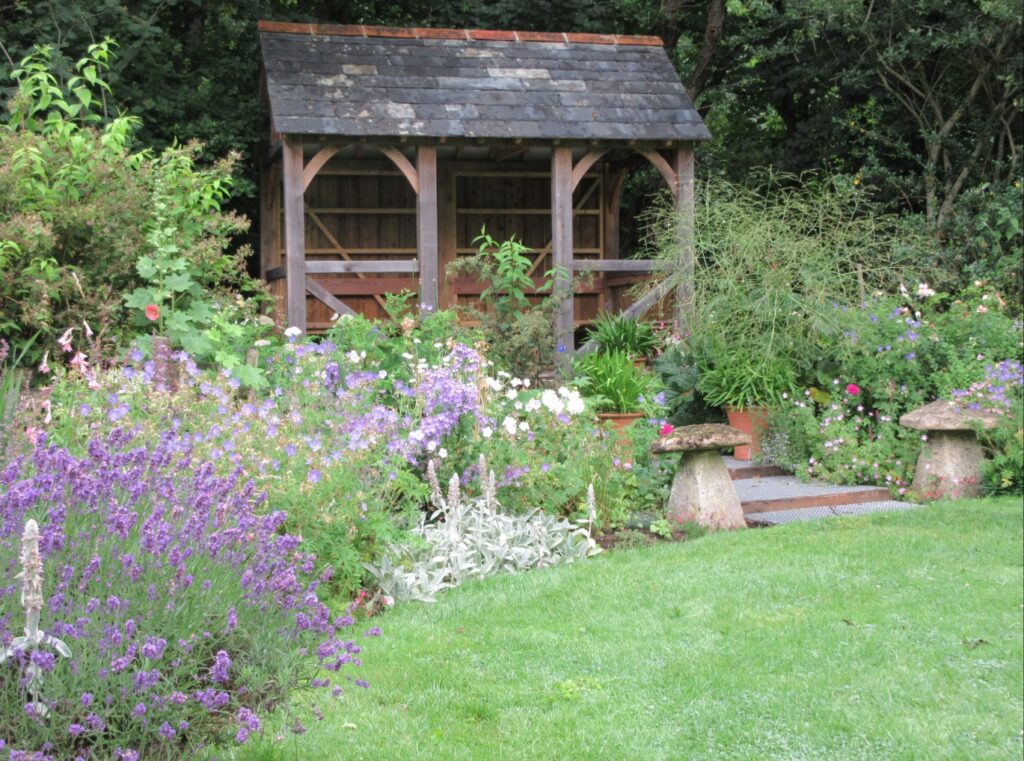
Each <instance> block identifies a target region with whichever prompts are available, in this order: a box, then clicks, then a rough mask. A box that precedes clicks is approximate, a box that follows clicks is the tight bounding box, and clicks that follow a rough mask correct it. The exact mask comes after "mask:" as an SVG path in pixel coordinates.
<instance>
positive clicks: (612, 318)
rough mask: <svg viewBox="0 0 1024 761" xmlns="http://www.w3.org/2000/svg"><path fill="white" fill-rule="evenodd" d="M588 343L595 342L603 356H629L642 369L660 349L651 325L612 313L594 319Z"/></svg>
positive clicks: (599, 315)
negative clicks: (618, 354) (614, 354)
mask: <svg viewBox="0 0 1024 761" xmlns="http://www.w3.org/2000/svg"><path fill="white" fill-rule="evenodd" d="M587 341H593V342H594V343H595V344H596V345H597V350H598V352H599V353H601V354H609V353H611V352H616V351H618V352H623V353H624V354H628V355H629V356H630V357H632V358H633V361H634V363H636V364H638V365H639V366H640V367H641V368H643V367H646V365H647V359H648V357H650V356H651V354H653V353H654V351H655V349H657V347H658V337H657V336H656V335H655V333H654V328H652V327H651V326H650V324H648V323H646V322H640V321H639V320H637V319H636V318H633V317H627V316H625V315H622V314H614V313H612V312H601V313H599V314H598V315H597V316H596V317H595V318H594V322H593V324H592V325H591V327H590V330H589V331H588V333H587Z"/></svg>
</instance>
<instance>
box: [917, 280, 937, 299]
mask: <svg viewBox="0 0 1024 761" xmlns="http://www.w3.org/2000/svg"><path fill="white" fill-rule="evenodd" d="M917 295H918V296H919V297H920V298H922V299H926V298H928V297H929V296H934V295H935V291H933V290H932V289H931V288H929V287H928V283H918V284H917Z"/></svg>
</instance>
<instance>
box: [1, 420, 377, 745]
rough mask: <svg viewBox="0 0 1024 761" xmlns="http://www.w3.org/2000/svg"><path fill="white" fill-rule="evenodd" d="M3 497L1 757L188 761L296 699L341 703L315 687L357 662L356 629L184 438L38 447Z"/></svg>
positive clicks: (310, 561) (257, 503)
mask: <svg viewBox="0 0 1024 761" xmlns="http://www.w3.org/2000/svg"><path fill="white" fill-rule="evenodd" d="M0 485H2V495H0V610H2V611H3V613H2V614H0V648H2V652H3V653H4V654H5V658H4V660H5V663H4V664H3V665H2V667H0V747H4V748H8V749H13V750H18V751H25V752H34V753H39V754H42V755H39V756H38V757H39V758H61V759H63V758H69V759H70V758H75V759H87V758H88V759H100V758H104V759H105V758H118V759H138V758H180V757H182V756H183V755H185V754H187V753H190V752H193V751H196V750H198V749H200V748H202V747H204V746H206V745H209V744H210V743H212V742H215V741H224V740H229V741H230V740H234V741H235V742H239V743H242V742H245V741H246V740H247V739H248V737H249V736H250V735H251V734H252V733H254V732H258V731H259V730H260V727H261V719H260V715H261V714H262V713H263V712H265V711H267V710H270V709H271V708H273V707H274V706H275V705H277V704H279V703H281V701H283V700H284V698H285V697H286V695H287V693H288V691H289V690H291V689H293V688H295V687H299V686H303V685H312V686H322V687H331V688H334V689H336V691H340V689H341V683H338V682H337V681H335V682H333V683H332V681H331V680H329V679H323V678H320V674H319V673H318V672H321V671H326V672H331V673H334V672H340V671H341V669H342V668H344V667H346V666H349V665H357V664H358V663H359V653H360V646H359V645H357V644H356V643H355V642H354V641H353V640H352V639H351V638H350V637H348V636H346V634H345V632H346V630H347V629H349V628H350V627H351V626H352V625H353V623H354V622H353V620H352V617H351V616H350V615H347V614H344V613H343V614H341V615H334V614H332V612H331V610H330V609H329V608H328V606H327V605H325V604H324V603H323V602H321V600H320V598H319V596H318V589H319V587H320V585H321V584H322V582H323V581H324V580H326V579H327V578H328V576H329V574H326V573H320V574H318V565H317V561H316V559H315V558H314V557H313V556H312V555H310V554H308V553H305V552H302V551H301V549H300V540H299V538H298V537H296V536H292V535H288V534H286V533H284V532H282V527H283V525H284V524H285V521H286V516H285V515H284V514H283V513H281V512H279V511H265V510H264V508H263V500H264V497H263V496H262V495H260V494H259V493H258V492H257V491H256V489H255V486H254V484H253V483H252V482H251V481H247V480H246V479H245V478H244V477H243V476H242V473H241V472H238V471H235V472H233V473H230V474H228V475H218V474H217V472H216V469H215V467H214V466H213V465H212V464H210V463H207V462H204V461H203V460H202V459H201V458H199V457H197V456H196V451H195V448H194V446H193V444H192V443H191V441H190V440H189V438H188V437H185V436H180V435H177V434H175V432H174V431H166V432H165V433H164V435H163V436H162V437H161V439H160V440H159V441H158V442H156V443H155V444H153V445H151V446H146V445H142V444H140V443H139V442H137V441H136V440H134V439H133V436H132V435H131V433H129V432H126V431H124V430H115V431H113V432H111V433H110V434H109V435H108V436H106V437H105V438H99V437H97V438H93V439H92V440H91V441H90V442H89V444H88V447H87V451H86V452H85V453H84V454H83V455H81V456H76V455H74V454H72V453H71V452H69V451H68V450H67V449H64V448H61V447H57V446H54V445H49V444H48V443H47V442H46V441H45V440H41V441H39V442H38V445H37V447H36V448H35V450H34V451H33V452H32V453H31V454H30V455H28V456H25V457H23V458H21V459H17V460H15V461H14V462H11V463H9V464H7V465H6V466H5V467H4V468H3V470H2V471H0ZM26 521H28V528H27V529H26V531H25V538H24V541H23V542H22V549H21V552H20V553H19V552H18V550H17V544H18V536H19V534H20V529H21V526H23V525H25V523H26ZM37 523H38V532H36V529H35V526H36V524H37ZM19 555H20V558H19ZM43 567H45V568H47V569H48V573H47V574H46V576H45V581H44V577H43V575H42V568H43ZM19 579H20V580H21V582H22V589H23V592H22V595H23V596H22V600H23V602H24V608H25V611H26V618H27V619H28V620H27V624H26V626H25V635H24V637H21V636H16V634H17V633H16V629H17V628H18V627H19V626H20V624H21V620H20V617H19V616H16V615H15V611H16V609H17V607H18V606H17V605H16V604H15V600H14V596H15V594H16V590H17V588H18V586H19V584H18V582H19ZM44 584H45V586H46V587H47V589H46V594H45V595H44V590H43V586H44ZM44 601H45V602H44ZM40 617H43V618H44V619H45V620H46V621H47V622H48V624H47V627H46V629H47V631H46V633H44V632H43V631H42V630H40V629H39V628H38V624H39V618H40ZM65 643H66V644H65ZM53 650H55V651H56V652H57V653H59V654H60V655H63V656H64V661H63V662H60V663H58V661H57V660H56V659H55V657H54V654H53V652H52V651H53ZM332 678H333V679H335V680H337V679H338V677H332ZM43 679H45V689H42V688H43V686H44V683H43V682H42V680H43ZM343 681H344V680H342V683H343Z"/></svg>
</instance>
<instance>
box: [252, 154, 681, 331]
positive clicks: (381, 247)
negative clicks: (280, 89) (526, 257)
mask: <svg viewBox="0 0 1024 761" xmlns="http://www.w3.org/2000/svg"><path fill="white" fill-rule="evenodd" d="M438 170H439V171H438V174H439V185H438V197H439V198H438V201H439V216H440V219H439V233H440V234H439V246H440V271H441V284H440V289H439V290H440V302H439V307H440V308H442V309H444V308H447V307H450V306H451V305H452V304H453V303H458V304H460V305H464V306H468V305H478V304H479V297H478V295H476V294H474V293H473V291H474V288H473V287H472V286H471V285H469V284H468V283H467V281H465V280H461V281H459V282H458V283H455V282H453V281H451V280H450V279H449V278H448V277H447V275H446V267H447V265H448V263H449V262H451V261H452V260H453V259H454V258H455V257H456V256H458V257H466V256H470V255H472V254H473V253H475V252H476V246H475V245H474V244H473V239H474V238H476V237H477V235H479V234H480V229H481V227H483V226H484V225H486V227H487V231H488V233H490V234H491V236H492V237H493V238H494V239H495V240H498V241H502V240H506V239H507V238H509V237H511V236H512V235H515V236H516V238H517V239H518V240H520V241H522V242H523V243H524V244H525V245H527V246H528V247H530V248H532V249H534V250H535V251H536V252H538V253H536V254H532V255H531V258H532V259H533V260H534V268H533V273H532V274H533V275H534V276H535V277H539V276H541V275H543V273H544V272H546V271H547V270H549V269H550V268H551V255H550V250H551V211H550V209H551V177H550V174H549V173H547V172H542V171H521V170H520V171H517V170H516V169H515V168H514V167H512V166H509V165H508V164H495V165H494V167H493V169H491V168H489V167H487V166H484V167H481V165H480V164H474V165H473V166H472V168H470V169H463V168H461V167H460V166H459V164H457V163H451V162H439V165H438ZM264 176H265V177H266V181H267V183H268V184H267V191H266V192H263V193H262V194H261V195H262V203H261V206H262V214H263V216H262V219H263V220H264V223H265V224H266V222H267V221H269V222H270V228H269V229H267V230H265V231H264V232H263V234H262V235H261V248H262V251H261V269H262V271H263V272H264V273H266V272H267V271H268V270H270V269H272V268H274V267H279V266H281V265H283V264H284V240H283V234H282V230H283V219H282V213H283V212H282V207H281V189H280V186H281V175H280V165H279V164H275V165H273V166H271V167H269V168H268V169H267V170H266V171H265V175H264ZM606 184H607V178H606V176H605V173H604V172H603V170H602V169H601V168H596V169H595V170H594V171H593V172H592V173H591V174H588V175H587V176H585V177H584V178H583V180H582V181H581V182H580V184H579V187H578V188H577V189H576V192H575V193H574V194H573V204H574V207H575V212H574V215H573V246H574V255H575V258H576V259H577V260H579V259H603V258H606V256H607V255H608V254H611V255H612V256H615V255H616V254H617V251H616V250H615V246H614V245H611V246H609V245H607V241H606V235H607V230H608V229H609V225H608V223H607V221H606V220H604V219H603V217H602V209H605V207H606V204H605V192H606V191H605V189H606ZM305 201H306V220H305V235H306V258H307V260H309V261H339V260H344V259H350V260H353V261H360V260H364V261H365V260H385V261H389V260H407V261H415V259H416V194H415V193H414V192H413V191H412V188H411V187H410V186H409V183H408V182H407V181H406V179H405V177H404V176H403V175H402V174H401V173H400V172H399V171H398V170H397V169H395V168H394V167H393V166H391V165H389V164H387V163H384V162H367V168H366V169H362V168H359V169H354V168H352V165H351V164H348V165H340V164H338V163H335V162H329V163H328V164H327V165H326V166H325V167H324V168H323V169H322V170H321V172H320V173H319V174H318V175H317V176H316V177H315V178H314V179H313V181H312V183H311V184H310V186H309V188H308V189H307V190H306V195H305ZM607 211H608V210H607V209H606V214H607ZM274 221H276V225H275V224H273V222H274ZM612 229H614V226H612ZM339 247H340V248H341V249H342V250H343V251H344V252H345V253H344V255H341V254H339V253H338V248H339ZM315 279H316V280H317V281H318V282H320V283H322V284H323V285H324V287H325V288H327V289H328V290H329V291H331V292H332V293H334V294H335V295H337V296H338V297H339V298H341V299H342V301H344V302H345V303H346V304H347V305H349V306H350V307H351V308H352V309H354V310H355V311H356V312H359V313H360V314H364V315H366V316H368V317H371V318H383V317H384V316H385V312H384V309H383V304H384V299H383V295H382V294H383V292H385V291H388V292H397V291H400V290H403V289H408V290H411V291H414V292H418V290H419V287H418V286H419V281H418V278H417V276H416V275H413V274H395V273H388V274H374V273H365V274H360V275H358V276H357V275H316V276H315ZM642 279H643V277H642V276H630V275H628V274H627V273H622V274H609V275H608V276H607V277H604V276H601V275H597V276H595V279H594V282H593V283H592V284H591V285H590V286H589V287H588V286H584V287H583V288H581V289H580V290H579V291H578V292H577V295H576V297H575V309H574V312H575V315H574V316H575V322H576V324H577V326H579V325H584V324H586V323H587V322H588V321H589V320H591V319H592V318H593V317H594V316H595V315H596V314H597V313H598V312H599V311H600V310H601V309H603V308H608V309H623V308H625V307H626V306H628V304H629V303H631V301H632V299H631V298H630V297H629V296H628V294H627V291H628V289H629V287H630V286H631V285H633V284H634V283H635V282H638V281H639V280H642ZM270 287H271V292H272V293H273V294H274V295H275V297H277V298H278V301H279V311H280V310H283V304H284V297H285V284H284V281H283V280H275V281H273V282H272V283H271V286H270ZM460 291H461V292H460ZM539 298H540V297H534V298H533V300H534V301H537V300H539ZM306 310H307V324H308V328H309V330H310V332H318V331H321V330H323V329H324V328H326V327H327V326H329V325H330V318H331V316H332V312H331V310H330V309H329V308H328V307H327V306H325V305H324V304H322V303H321V302H320V301H319V300H317V299H315V298H313V297H312V296H308V295H307V299H306ZM670 314H671V310H670V308H666V307H664V306H663V307H662V308H661V309H658V310H652V312H651V313H650V314H649V315H648V317H649V319H656V320H657V319H661V318H663V317H665V318H667V317H668V316H669V315H670ZM276 316H277V317H279V318H280V319H281V320H283V317H284V315H283V311H281V313H280V314H279V315H276ZM279 324H283V322H280V323H279Z"/></svg>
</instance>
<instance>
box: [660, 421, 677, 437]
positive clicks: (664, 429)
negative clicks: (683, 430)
mask: <svg viewBox="0 0 1024 761" xmlns="http://www.w3.org/2000/svg"><path fill="white" fill-rule="evenodd" d="M674 430H675V426H673V425H670V424H669V423H665V425H663V426H662V427H661V429H660V431H659V433H660V434H661V435H662V436H668V435H669V434H670V433H672V431H674Z"/></svg>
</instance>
